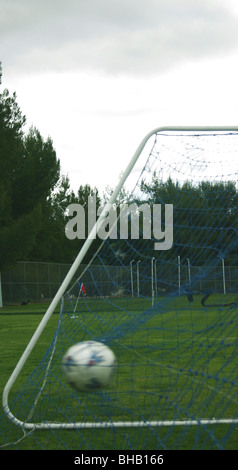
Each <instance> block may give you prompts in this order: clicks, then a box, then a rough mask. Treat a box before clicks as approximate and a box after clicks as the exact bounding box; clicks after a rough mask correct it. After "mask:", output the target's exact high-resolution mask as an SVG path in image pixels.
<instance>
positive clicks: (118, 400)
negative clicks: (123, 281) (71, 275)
mask: <svg viewBox="0 0 238 470" xmlns="http://www.w3.org/2000/svg"><path fill="white" fill-rule="evenodd" d="M228 299H229V298H228V296H227V297H226V301H228ZM212 300H213V302H214V303H216V302H218V303H219V302H220V301H221V299H220V297H219V296H218V297H217V298H216V299H215V298H213V299H212ZM222 300H223V299H222ZM150 306H151V301H150V300H148V299H146V300H143V301H142V300H140V301H138V300H136V299H134V300H131V299H118V300H114V301H113V304H112V303H111V302H110V301H109V302H108V303H105V302H103V301H101V300H97V301H94V300H90V299H89V300H87V306H86V305H85V306H84V305H81V307H80V308H81V310H80V317H79V318H78V319H76V320H75V321H74V324H73V325H74V331H73V333H72V332H71V333H70V334H73V335H75V338H77V337H78V336H77V335H79V332H80V334H82V338H83V339H89V338H90V337H91V338H92V337H93V338H94V337H95V334H96V333H97V334H98V335H99V337H100V335H101V336H102V335H104V337H105V339H106V342H107V340H108V341H110V340H111V346H112V347H113V349H114V352H115V354H116V356H117V359H118V366H117V369H116V373H115V377H114V380H113V383H112V385H111V386H110V387H109V389H108V390H105V391H103V392H100V393H96V394H82V395H80V397H79V398H80V400H78V397H77V396H76V394H74V395H73V396H71V391H70V394H69V391H68V388H67V385H65V384H64V381H63V379H62V377H61V368H60V360H61V355H60V354H61V353H60V354H59V356H57V355H56V357H55V367H54V370H55V371H56V372H55V374H56V375H55V376H54V377H53V380H52V381H51V382H50V383H49V384H47V386H46V387H45V388H44V391H43V398H45V400H42V403H43V404H41V405H40V406H39V408H38V407H37V409H36V416H35V417H34V418H35V419H36V421H37V418H38V416H37V414H39V415H40V414H42V415H44V414H45V415H46V416H49V417H50V419H54V416H56V415H57V413H58V417H57V419H58V418H60V417H61V419H62V420H63V421H64V420H65V416H64V415H67V416H68V415H70V414H71V415H72V416H73V419H75V420H76V421H81V420H82V421H85V420H92V417H93V416H96V419H97V420H103V421H107V420H108V419H109V420H115V421H121V420H128V419H129V420H130V419H132V420H135V419H138V420H140V419H141V416H143V417H144V419H148V420H155V419H159V420H168V419H181V420H183V419H187V418H191V417H194V418H207V417H210V416H214V417H216V418H219V417H220V418H221V417H222V418H226V417H227V418H230V417H233V416H236V417H237V405H238V398H237V366H238V361H237V336H238V328H237V310H236V312H235V310H234V309H229V308H218V307H211V308H209V307H208V308H203V307H202V306H201V298H200V297H199V296H197V297H195V298H194V302H193V303H192V304H189V303H188V301H187V299H186V298H185V297H183V298H179V299H169V300H168V303H167V304H166V302H165V301H164V299H162V300H160V301H159V307H158V311H155V312H151V310H150ZM125 308H126V309H127V314H126V315H125V310H124V309H125ZM46 309H47V305H44V304H29V305H27V306H6V307H4V308H3V309H1V315H0V324H1V327H0V342H1V343H0V344H1V355H0V366H1V374H0V388H1V392H2V390H3V388H4V386H5V384H6V382H7V380H8V378H9V376H10V374H11V373H12V371H13V369H14V367H15V365H16V363H17V361H18V360H19V358H20V357H21V355H22V353H23V351H24V350H25V347H26V346H27V344H28V342H29V340H30V339H31V337H32V335H33V333H34V332H35V330H36V328H37V326H38V325H39V323H40V321H41V319H42V316H43V313H44V312H45V311H46ZM142 310H143V311H145V312H146V314H142V315H141V312H142ZM132 320H134V321H135V324H134V328H133V329H132V323H131V322H132ZM57 323H58V314H57V313H55V314H54V315H52V317H51V318H50V320H49V322H48V324H47V327H46V328H45V330H44V331H43V333H42V335H41V337H40V340H39V342H38V343H37V345H36V347H35V348H34V350H33V351H32V353H31V356H30V358H29V361H27V364H26V365H25V366H24V368H23V369H22V371H21V374H20V376H19V378H18V379H17V381H16V383H15V384H14V386H13V388H12V390H11V393H10V407H11V402H12V400H13V401H14V397H15V396H16V397H18V393H19V392H18V390H19V389H21V387H22V385H24V383H25V381H26V380H27V379H28V377H29V374H31V373H32V370H34V369H35V367H36V366H37V365H38V363H39V361H40V360H41V359H42V357H43V356H44V354H45V352H46V351H47V349H48V347H49V345H50V343H51V341H52V337H53V335H54V332H55V330H56V327H57ZM69 326H72V319H69V318H68V317H67V318H66V319H65V320H64V322H63V325H62V329H63V335H62V338H60V340H61V341H62V342H63V345H64V344H65V347H66V344H67V341H68V340H67V335H68V331H69V330H68V327H69ZM80 340H81V339H80ZM61 382H62V383H61ZM34 383H36V384H37V378H35V376H33V380H32V383H31V387H34ZM39 383H41V382H39ZM31 387H30V388H31ZM37 387H38V388H37ZM28 388H29V382H28V385H27V389H24V388H23V391H22V392H21V394H22V397H23V396H24V394H25V395H26V398H27V397H28V393H29V390H28ZM38 389H39V386H36V390H35V392H34V393H35V395H36V394H37V393H38ZM48 396H51V397H52V400H48ZM21 399H22V398H21ZM27 400H28V398H27ZM16 403H17V401H16ZM79 403H80V406H79ZM14 406H15V405H14ZM46 406H47V409H46ZM44 407H45V408H44ZM16 408H17V406H16ZM26 408H27V405H26ZM56 408H57V409H56ZM58 409H59V410H60V412H58ZM17 412H18V413H19V419H25V413H26V411H25V410H24V409H20V410H18V411H17ZM21 414H22V418H21ZM0 424H1V431H0V436H2V438H0V445H2V443H5V440H4V439H6V436H7V439H8V441H9V442H11V443H13V442H16V441H17V440H18V439H20V438H21V437H22V436H23V434H22V431H21V429H19V428H18V427H16V426H15V425H13V424H12V423H10V422H9V420H8V418H7V417H5V416H4V415H2V416H1V417H0ZM237 443H238V425H232V426H230V425H207V426H206V427H202V426H195V427H194V426H193V427H191V426H190V427H189V426H181V427H176V426H172V427H161V428H159V429H158V428H141V429H138V428H135V429H125V428H118V429H113V430H111V429H103V430H96V429H90V430H86V429H83V430H78V431H75V430H73V431H64V430H58V431H51V430H49V431H39V430H37V431H34V432H33V433H31V434H30V435H29V436H27V437H25V438H24V439H22V440H21V441H20V442H18V443H16V444H14V445H12V446H10V447H6V448H17V449H18V448H19V449H45V448H46V449H64V448H69V449H76V448H77V449H79V448H80V449H121V450H122V449H129V448H134V449H135V448H136V449H141V450H145V449H146V450H149V449H151V450H154V449H159V448H168V449H200V448H204V449H209V448H212V449H217V448H225V449H237V448H238V444H237Z"/></svg>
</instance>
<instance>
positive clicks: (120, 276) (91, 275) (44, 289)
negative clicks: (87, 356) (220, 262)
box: [1, 262, 238, 303]
mask: <svg viewBox="0 0 238 470" xmlns="http://www.w3.org/2000/svg"><path fill="white" fill-rule="evenodd" d="M70 266H71V265H69V264H58V263H40V262H18V263H17V264H16V266H15V267H14V268H12V269H10V270H8V271H4V272H2V275H1V278H2V297H3V303H9V302H27V301H28V300H30V301H34V302H41V301H42V302H44V301H47V300H50V299H52V298H53V297H54V296H55V294H56V292H57V290H58V288H59V287H60V285H61V283H62V281H63V280H64V278H65V276H66V274H67V273H68V271H69V269H70ZM85 267H86V266H84V265H81V266H80V268H79V270H78V272H77V277H80V276H82V277H81V279H80V282H83V283H84V286H85V288H86V292H87V296H88V297H104V296H110V297H122V296H131V297H138V296H145V297H150V296H151V295H153V294H154V295H155V296H159V295H165V294H167V293H169V292H174V291H176V290H177V291H178V293H181V294H183V293H184V292H186V289H188V290H191V291H192V292H193V293H199V292H201V293H202V292H205V291H209V290H210V291H212V292H221V293H222V292H223V293H228V292H237V291H238V267H237V266H225V267H224V266H223V267H222V266H216V267H213V268H209V267H203V268H202V273H203V274H204V273H205V275H202V276H201V274H200V273H201V267H197V266H191V267H190V266H189V267H188V266H186V265H181V266H180V265H179V266H178V264H177V263H174V264H171V265H170V266H169V267H168V265H167V266H163V265H162V266H160V265H159V263H156V265H154V266H153V270H152V269H151V265H149V266H148V265H143V264H142V263H140V264H139V263H134V264H132V263H130V264H129V265H128V266H101V265H100V266H99V265H91V266H90V268H89V269H88V270H86V271H85ZM84 271H85V272H84ZM74 282H75V281H72V283H71V285H72V284H73V283H74ZM152 290H153V294H152ZM72 292H73V293H74V294H75V295H77V292H78V284H76V285H75V288H74V289H73V291H72Z"/></svg>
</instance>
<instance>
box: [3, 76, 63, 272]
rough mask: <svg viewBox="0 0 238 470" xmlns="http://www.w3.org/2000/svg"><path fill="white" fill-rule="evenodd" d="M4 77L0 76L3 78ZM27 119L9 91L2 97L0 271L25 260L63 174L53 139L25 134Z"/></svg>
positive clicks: (31, 132)
mask: <svg viewBox="0 0 238 470" xmlns="http://www.w3.org/2000/svg"><path fill="white" fill-rule="evenodd" d="M0 76H1V75H0ZM25 123H26V118H25V116H24V115H23V114H22V112H21V110H20V108H19V106H18V104H17V100H16V93H13V95H12V96H11V95H10V93H9V91H8V90H4V91H3V92H2V93H1V94H0V143H1V145H0V169H1V170H0V171H1V182H0V271H1V270H3V269H5V268H7V267H9V266H11V265H13V264H14V263H15V262H16V261H17V260H19V259H21V260H22V259H26V257H27V255H28V253H29V252H30V251H31V250H32V248H33V247H34V245H35V242H36V236H37V234H38V233H39V231H40V228H41V223H42V213H43V211H44V208H45V206H46V203H47V198H49V196H50V194H51V192H52V191H53V189H54V187H55V185H56V183H57V181H58V179H59V174H60V165H59V161H58V160H57V157H56V153H55V150H54V148H53V144H52V141H51V139H50V138H48V139H47V140H46V141H44V140H43V138H42V137H41V135H40V133H39V131H37V130H36V129H33V128H32V129H30V131H29V132H28V134H27V135H25V134H24V129H23V128H24V125H25Z"/></svg>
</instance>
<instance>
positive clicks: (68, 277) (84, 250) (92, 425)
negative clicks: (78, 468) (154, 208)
mask: <svg viewBox="0 0 238 470" xmlns="http://www.w3.org/2000/svg"><path fill="white" fill-rule="evenodd" d="M165 132H193V133H196V132H236V133H237V132H238V126H237V127H233V126H231V127H227V126H225V127H220V126H218V127H217V126H215V127H211V126H209V127H206V126H201V127H191V126H189V127H176V126H175V127H173V126H172V127H171V126H168V127H158V128H156V129H153V130H152V131H150V132H149V133H148V134H147V135H146V136H145V137H144V138H143V140H142V141H141V143H140V145H139V146H138V148H137V149H136V151H135V153H134V155H133V157H132V158H131V160H130V162H129V164H128V166H127V168H126V169H125V171H124V173H123V175H122V177H121V179H120V181H119V183H118V185H117V187H116V188H115V190H114V192H113V194H112V196H111V198H110V200H109V202H108V204H106V205H105V207H104V209H103V211H102V213H101V215H100V217H99V218H98V220H97V222H96V224H95V225H94V227H93V229H92V231H91V233H90V235H89V236H88V238H87V239H86V241H85V242H84V245H83V247H82V249H81V250H80V252H79V253H78V255H77V257H76V259H75V261H74V263H73V264H72V266H71V268H70V270H69V271H68V274H67V275H66V277H65V279H64V281H63V282H62V284H61V286H60V288H59V289H58V291H57V293H56V295H55V297H54V298H53V300H52V301H51V303H50V305H49V307H48V309H47V311H46V312H45V314H44V316H43V318H42V320H41V322H40V323H39V326H38V327H37V329H36V331H35V333H34V335H33V336H32V338H31V340H30V342H29V344H28V345H27V347H26V349H25V351H24V352H23V354H22V356H21V357H20V359H19V362H18V363H17V365H16V367H15V369H14V370H13V372H12V374H11V376H10V378H9V380H8V382H7V384H6V386H5V388H4V391H3V395H2V404H3V409H4V412H5V413H6V415H7V417H8V418H9V419H10V420H11V421H12V422H13V423H15V424H16V425H18V426H20V427H22V428H23V429H26V430H34V429H50V428H52V429H72V428H82V429H83V428H107V427H111V426H113V427H145V426H152V427H153V426H171V425H177V426H181V425H182V426H184V425H191V426H193V425H200V424H217V423H221V424H222V423H224V424H229V423H234V422H235V423H238V419H213V420H206V419H200V420H199V419H198V420H192V419H191V420H186V419H185V420H180V421H171V420H168V421H161V420H159V421H156V420H153V421H116V422H110V421H102V422H100V423H98V422H82V423H81V422H76V423H59V422H43V423H31V422H24V421H21V420H19V419H18V418H17V417H15V416H14V415H13V413H12V412H11V410H10V407H9V403H8V397H9V393H10V391H11V389H12V387H13V384H14V383H15V381H16V379H17V378H18V376H19V374H20V372H21V370H22V368H23V366H24V364H25V363H26V361H27V359H28V357H29V355H30V354H31V352H32V350H33V348H34V347H35V345H36V343H37V341H38V339H39V337H40V335H41V334H42V332H43V330H44V329H45V327H46V325H47V323H48V321H49V319H50V317H51V315H52V314H53V312H54V311H55V309H56V307H57V305H58V304H59V302H60V300H61V299H62V297H63V295H64V293H65V291H66V290H67V287H68V286H69V283H70V282H71V280H72V279H73V276H74V275H75V273H76V271H77V269H78V268H79V266H80V264H81V263H82V261H83V259H84V257H85V255H86V253H87V252H88V249H89V248H90V245H91V244H92V242H93V240H94V238H95V236H96V234H97V232H98V230H99V229H100V227H101V225H102V223H103V220H104V219H105V217H106V214H107V212H108V208H109V207H111V205H112V204H113V203H114V202H115V200H116V198H117V196H118V194H119V193H120V191H121V189H122V187H123V185H124V183H125V181H126V180H127V178H128V176H129V175H130V173H131V172H132V170H133V168H134V166H135V164H136V162H137V160H138V158H139V156H140V155H141V153H142V151H143V149H144V147H145V146H146V144H147V142H148V140H149V139H150V137H152V136H153V135H154V134H158V133H165ZM152 269H153V266H152ZM152 290H153V291H154V288H152ZM0 294H1V292H0ZM152 295H154V292H152ZM0 300H1V295H0ZM0 306H1V305H0Z"/></svg>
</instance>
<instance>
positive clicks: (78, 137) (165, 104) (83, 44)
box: [0, 0, 238, 190]
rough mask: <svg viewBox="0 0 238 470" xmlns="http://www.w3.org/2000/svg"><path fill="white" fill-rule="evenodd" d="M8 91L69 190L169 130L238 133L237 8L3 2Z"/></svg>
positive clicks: (206, 1) (232, 4)
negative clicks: (219, 128)
mask: <svg viewBox="0 0 238 470" xmlns="http://www.w3.org/2000/svg"><path fill="white" fill-rule="evenodd" d="M0 61H1V62H2V68H3V84H2V87H3V88H8V89H9V90H10V91H11V92H13V91H16V93H17V99H18V103H19V105H20V107H21V110H22V112H23V113H24V114H25V115H26V117H27V125H28V126H30V125H34V126H36V127H37V128H38V129H39V131H40V132H41V134H42V135H43V136H44V137H45V138H46V137H47V136H50V137H51V138H52V140H53V143H54V147H55V149H56V152H57V156H58V158H59V159H60V162H61V167H62V172H63V173H65V174H68V176H69V179H70V182H71V185H72V187H73V188H74V189H75V190H77V188H78V187H79V185H80V184H86V183H88V184H90V185H91V186H97V187H98V188H99V189H100V190H102V189H103V188H104V187H105V186H106V185H110V186H114V185H115V184H116V183H117V181H118V177H119V174H120V173H121V171H123V169H124V167H125V166H126V165H127V163H128V161H129V160H130V158H131V156H132V154H133V153H134V151H135V150H136V148H137V146H138V145H139V143H140V141H141V140H142V138H143V137H144V136H145V135H146V134H147V133H148V132H149V131H150V130H151V129H153V128H156V127H159V126H165V125H171V126H175V125H178V126H181V125H188V126H191V125H225V126H228V125H238V93H237V89H238V86H237V83H238V2H237V0H226V1H225V2H224V1H220V0H67V1H66V0H57V1H56V0H41V1H39V0H37V1H36V0H0Z"/></svg>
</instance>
